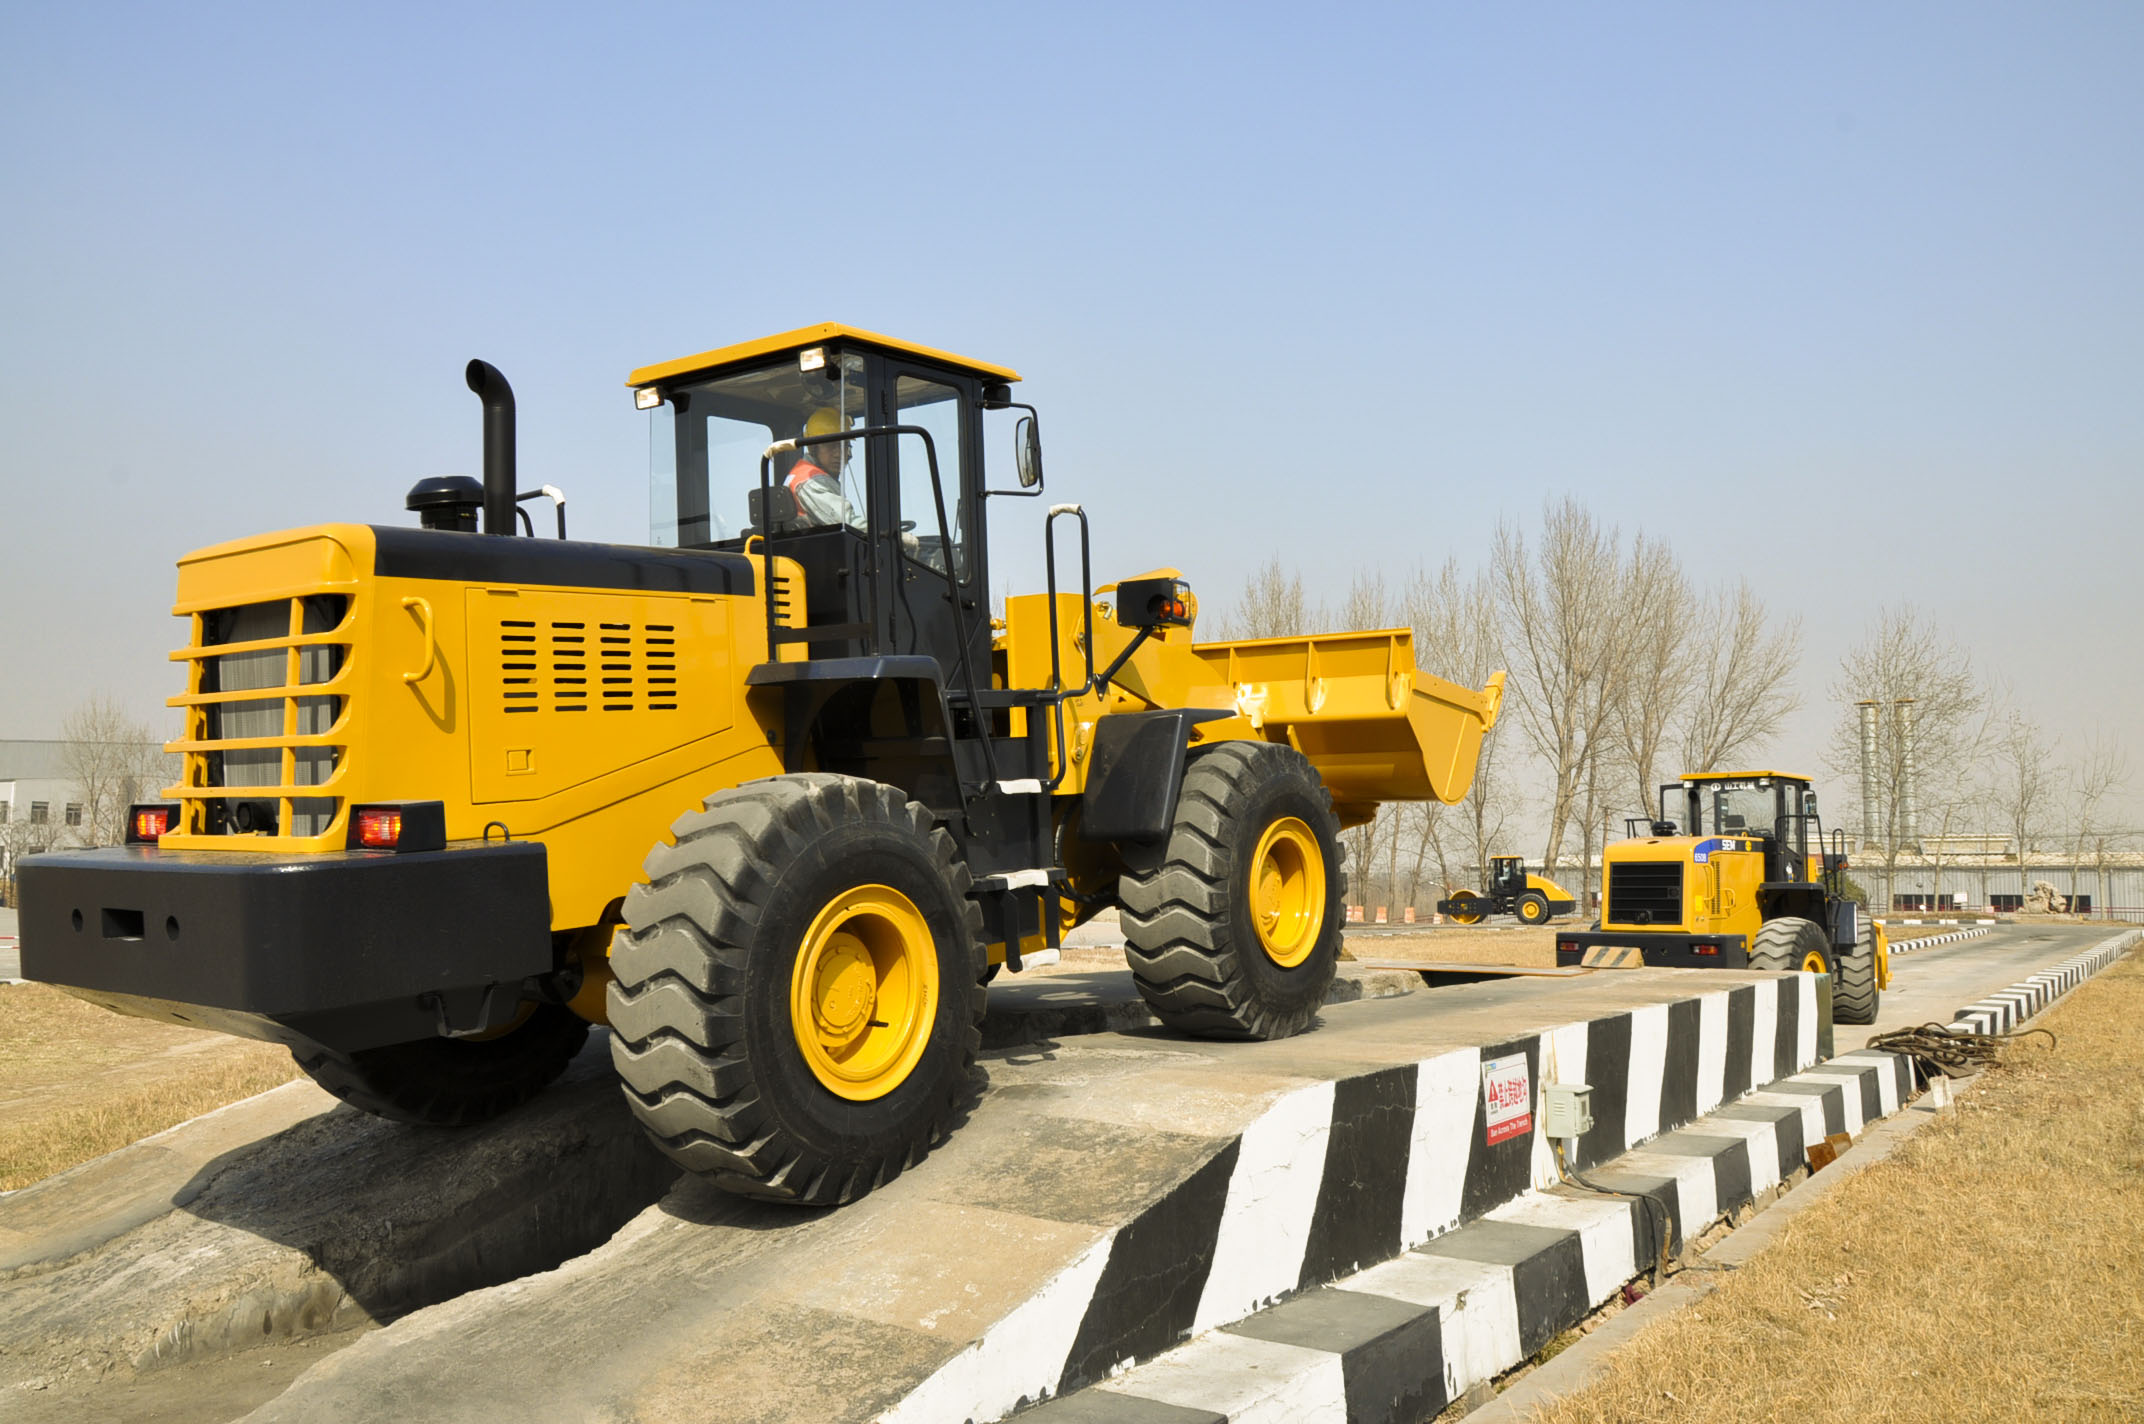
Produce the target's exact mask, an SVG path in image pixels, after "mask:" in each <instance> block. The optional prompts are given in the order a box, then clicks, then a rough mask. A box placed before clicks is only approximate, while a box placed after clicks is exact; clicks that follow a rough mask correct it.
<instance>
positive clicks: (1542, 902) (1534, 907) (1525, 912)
mask: <svg viewBox="0 0 2144 1424" xmlns="http://www.w3.org/2000/svg"><path fill="white" fill-rule="evenodd" d="M1514 911H1515V913H1516V914H1517V915H1518V917H1519V923H1520V924H1522V925H1545V924H1547V923H1548V897H1547V896H1546V895H1543V894H1542V893H1541V892H1540V891H1538V890H1529V891H1527V892H1526V893H1525V894H1523V895H1521V896H1520V897H1519V903H1518V904H1517V906H1515V907H1514Z"/></svg>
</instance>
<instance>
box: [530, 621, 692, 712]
mask: <svg viewBox="0 0 2144 1424" xmlns="http://www.w3.org/2000/svg"><path fill="white" fill-rule="evenodd" d="M498 653H499V699H500V702H501V703H502V704H503V705H502V710H504V711H506V712H508V713H526V712H544V711H549V712H632V711H636V710H637V711H645V712H675V711H677V710H678V706H679V698H678V678H677V628H676V626H675V625H673V624H669V623H605V622H588V621H572V620H565V619H535V618H508V619H502V620H500V623H499V643H498Z"/></svg>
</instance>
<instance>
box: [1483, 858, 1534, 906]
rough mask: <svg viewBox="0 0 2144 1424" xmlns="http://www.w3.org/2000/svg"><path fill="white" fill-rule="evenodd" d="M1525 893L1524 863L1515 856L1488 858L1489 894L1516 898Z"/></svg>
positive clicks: (1522, 859) (1523, 860)
mask: <svg viewBox="0 0 2144 1424" xmlns="http://www.w3.org/2000/svg"><path fill="white" fill-rule="evenodd" d="M1525 891H1526V861H1525V859H1524V857H1521V856H1516V855H1492V856H1490V857H1489V894H1490V895H1491V896H1499V895H1504V896H1512V897H1514V898H1515V897H1517V896H1519V895H1522V894H1524V893H1525Z"/></svg>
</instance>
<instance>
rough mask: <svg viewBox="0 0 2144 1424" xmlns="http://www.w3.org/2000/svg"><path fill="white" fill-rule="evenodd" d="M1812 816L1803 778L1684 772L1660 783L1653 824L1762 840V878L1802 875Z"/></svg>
mask: <svg viewBox="0 0 2144 1424" xmlns="http://www.w3.org/2000/svg"><path fill="white" fill-rule="evenodd" d="M1815 816H1816V794H1815V793H1814V792H1813V791H1811V790H1810V789H1809V779H1808V778H1807V777H1803V776H1786V775H1782V774H1781V773H1779V772H1776V771H1738V772H1715V773H1707V774H1704V775H1699V776H1686V777H1684V778H1683V779H1682V780H1681V781H1679V782H1670V783H1668V784H1667V785H1666V786H1663V787H1661V788H1660V821H1659V823H1658V824H1661V825H1669V824H1673V825H1677V826H1681V827H1684V828H1687V833H1688V834H1690V835H1693V836H1706V837H1726V838H1733V837H1738V836H1741V837H1750V838H1753V839H1756V840H1760V841H1762V842H1763V848H1764V878H1765V879H1766V880H1767V881H1781V880H1804V879H1807V878H1808V877H1807V875H1806V872H1805V867H1806V866H1807V864H1808V854H1809V822H1810V821H1811V820H1813V819H1814V818H1815Z"/></svg>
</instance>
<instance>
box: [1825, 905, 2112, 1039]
mask: <svg viewBox="0 0 2144 1424" xmlns="http://www.w3.org/2000/svg"><path fill="white" fill-rule="evenodd" d="M2125 928H2127V926H2124V925H2112V924H2097V925H2053V924H2047V925H2035V924H2021V925H1998V926H1996V929H1995V933H1993V934H1990V935H1983V936H1982V937H1981V938H1979V939H1968V940H1961V941H1960V942H1958V943H1956V944H1946V945H1939V946H1937V947H1936V948H1934V949H1921V950H1910V951H1908V952H1907V953H1905V954H1901V955H1897V956H1895V957H1894V958H1893V959H1892V960H1891V987H1890V988H1888V989H1886V990H1884V994H1883V1003H1882V1004H1881V1005H1879V1006H1878V1010H1877V1014H1876V1023H1875V1024H1874V1026H1873V1027H1870V1028H1868V1029H1866V1030H1864V1029H1862V1028H1860V1027H1858V1026H1856V1025H1849V1024H1840V1025H1839V1026H1838V1028H1837V1029H1836V1031H1835V1036H1836V1041H1837V1045H1838V1051H1839V1052H1841V1053H1845V1052H1847V1051H1849V1050H1851V1049H1855V1048H1859V1047H1860V1046H1861V1045H1862V1044H1863V1043H1864V1042H1865V1041H1866V1040H1867V1039H1868V1038H1869V1037H1870V1036H1871V1035H1874V1034H1878V1033H1888V1032H1889V1031H1890V1030H1892V1029H1896V1028H1912V1027H1913V1026H1915V1025H1916V1024H1924V1023H1949V1022H1950V1021H1951V1016H1952V1015H1953V1014H1955V1013H1956V1012H1957V1011H1958V1010H1959V1009H1961V1008H1963V1007H1964V1006H1965V1005H1967V1004H1970V1003H1972V1002H1973V1001H1974V1000H1976V999H1982V998H1985V997H1986V996H1988V995H1989V994H1992V993H1994V992H1996V991H1997V990H1998V989H2007V988H2009V987H2010V986H2011V985H2012V984H2015V983H2017V982H2018V981H2019V980H2021V979H2030V978H2031V977H2032V976H2033V975H2035V974H2037V973H2039V972H2040V971H2041V970H2042V969H2046V968H2049V967H2050V966H2052V965H2055V964H2058V963H2060V962H2061V961H2062V960H2065V959H2067V958H2069V957H2070V956H2071V955H2073V954H2081V953H2083V952H2084V951H2085V950H2087V949H2090V948H2091V947H2092V946H2093V945H2095V944H2098V943H2099V942H2100V941H2101V940H2103V939H2105V938H2106V937H2107V936H2109V935H2111V934H2119V933H2120V932H2121V931H2122V930H2123V929H2125Z"/></svg>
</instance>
